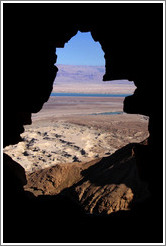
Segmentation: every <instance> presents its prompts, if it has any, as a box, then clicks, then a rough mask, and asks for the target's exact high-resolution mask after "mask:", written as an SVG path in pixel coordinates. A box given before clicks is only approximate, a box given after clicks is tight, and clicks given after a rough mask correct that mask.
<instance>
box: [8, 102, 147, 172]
mask: <svg viewBox="0 0 166 246" xmlns="http://www.w3.org/2000/svg"><path fill="white" fill-rule="evenodd" d="M122 102H123V98H83V97H82V98H80V97H79V98H78V97H77V98H76V97H74V98H69V97H68V98H67V97H63V98H62V97H56V98H55V97H52V98H50V100H49V101H48V103H47V104H45V105H44V107H43V110H42V111H41V112H39V113H38V114H35V115H33V124H32V125H30V126H26V127H25V132H24V133H23V134H22V138H23V141H22V142H20V143H18V144H17V145H12V146H8V147H6V148H5V149H4V152H5V153H7V154H8V155H10V156H11V157H12V158H13V159H14V160H15V161H17V162H18V163H20V164H21V165H22V166H23V167H24V168H25V170H26V172H33V171H36V170H39V169H43V168H46V167H49V166H54V165H56V164H59V163H73V162H78V163H79V162H80V163H81V162H85V161H90V160H93V159H95V158H99V157H103V156H109V155H111V154H112V153H114V152H115V151H116V150H117V149H119V148H120V147H122V146H125V145H126V144H128V143H131V142H140V141H142V140H144V139H145V138H147V137H148V119H147V118H146V117H144V116H142V115H128V114H125V113H123V114H119V115H101V114H100V113H103V112H116V111H118V112H121V111H123V110H122V109H123V107H122ZM94 113H96V114H94Z"/></svg>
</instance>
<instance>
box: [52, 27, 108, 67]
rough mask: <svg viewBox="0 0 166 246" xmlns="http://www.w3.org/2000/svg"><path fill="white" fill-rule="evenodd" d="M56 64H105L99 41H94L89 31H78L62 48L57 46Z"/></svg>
mask: <svg viewBox="0 0 166 246" xmlns="http://www.w3.org/2000/svg"><path fill="white" fill-rule="evenodd" d="M56 54H57V56H58V57H57V64H66V65H89V66H105V59H104V52H103V50H102V48H101V45H100V43H99V42H95V41H94V40H93V38H92V36H91V33H90V32H86V33H81V32H80V31H78V33H77V34H76V35H75V36H74V37H72V38H71V39H70V40H69V41H68V43H66V44H65V47H64V48H57V49H56Z"/></svg>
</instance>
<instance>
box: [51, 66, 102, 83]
mask: <svg viewBox="0 0 166 246" xmlns="http://www.w3.org/2000/svg"><path fill="white" fill-rule="evenodd" d="M57 67H58V69H59V71H58V73H57V77H56V79H55V84H56V83H59V82H60V83H62V82H72V83H74V82H75V83H77V82H78V83H79V82H88V83H89V82H91V83H96V82H102V79H103V75H104V74H105V67H104V66H80V65H78V66H75V65H57Z"/></svg>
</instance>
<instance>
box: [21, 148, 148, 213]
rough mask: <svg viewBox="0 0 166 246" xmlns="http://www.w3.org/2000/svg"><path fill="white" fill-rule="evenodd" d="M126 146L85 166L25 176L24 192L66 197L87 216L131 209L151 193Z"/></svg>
mask: <svg viewBox="0 0 166 246" xmlns="http://www.w3.org/2000/svg"><path fill="white" fill-rule="evenodd" d="M134 146H135V148H137V147H136V146H140V144H129V145H127V146H125V147H123V148H121V149H120V150H118V151H116V152H115V153H114V154H112V155H111V156H109V157H104V158H102V159H98V160H94V161H90V162H87V163H74V164H57V165H56V166H54V167H51V168H47V169H44V170H40V171H36V172H33V173H30V174H29V175H27V180H28V183H27V185H26V186H25V190H27V191H30V192H32V193H33V194H34V195H35V196H39V195H57V194H59V193H61V192H62V194H63V195H64V196H69V197H70V198H72V199H73V200H74V201H75V202H77V203H79V204H80V206H81V207H82V208H83V209H84V210H85V212H86V213H88V214H110V213H113V212H117V211H120V210H130V206H131V204H132V206H133V204H137V203H139V202H143V201H144V200H145V199H147V198H148V197H149V196H150V194H149V191H148V186H147V183H145V182H142V181H141V179H140V178H139V174H138V171H137V168H136V159H135V156H134V150H133V148H134Z"/></svg>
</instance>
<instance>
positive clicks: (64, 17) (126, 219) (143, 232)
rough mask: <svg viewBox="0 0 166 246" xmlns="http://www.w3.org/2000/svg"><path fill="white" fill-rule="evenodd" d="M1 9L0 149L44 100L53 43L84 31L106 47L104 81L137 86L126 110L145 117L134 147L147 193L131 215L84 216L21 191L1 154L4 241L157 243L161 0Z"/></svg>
mask: <svg viewBox="0 0 166 246" xmlns="http://www.w3.org/2000/svg"><path fill="white" fill-rule="evenodd" d="M3 10H4V13H3V18H4V23H3V24H4V35H3V38H4V40H3V44H4V51H3V55H4V60H3V68H4V71H3V76H4V91H3V92H4V98H3V99H4V117H3V121H4V123H3V125H4V146H6V145H9V144H15V143H17V142H19V141H21V138H20V133H21V132H23V131H24V129H23V125H25V124H30V123H31V113H35V112H38V111H39V110H40V109H41V108H42V106H43V104H44V102H46V101H47V100H48V98H49V96H50V93H51V90H52V84H53V81H54V78H55V76H56V73H57V68H56V66H54V63H55V62H56V54H55V48H56V47H64V45H65V43H66V42H68V40H70V38H71V37H73V36H74V35H75V34H76V33H77V31H78V30H80V31H82V32H86V31H90V32H91V34H92V37H93V39H94V40H95V41H99V42H100V44H101V46H102V49H103V51H104V52H105V60H106V66H105V69H106V72H105V75H104V76H103V80H104V81H106V80H112V79H128V80H131V81H134V83H135V85H136V87H137V89H136V90H135V92H134V94H133V95H132V96H130V97H127V98H126V99H125V101H124V111H125V112H126V113H136V114H144V115H147V116H149V133H150V137H149V139H148V145H147V146H141V147H136V149H135V156H136V162H137V166H138V169H139V172H140V176H141V177H142V178H143V179H145V180H146V181H147V182H148V185H149V190H150V192H151V198H150V199H149V200H147V201H146V202H145V203H144V204H143V205H141V206H138V208H136V207H135V208H133V209H132V210H131V211H129V212H117V213H116V214H114V215H110V216H108V217H100V218H99V217H93V216H92V217H91V216H90V217H89V216H88V215H84V214H83V212H82V210H81V209H80V207H79V206H77V205H76V204H75V203H74V204H73V202H71V201H69V200H68V198H64V197H63V196H60V195H59V197H54V196H48V197H43V196H42V197H40V198H37V199H36V198H34V197H33V194H31V193H30V192H24V190H23V183H24V181H25V177H24V172H23V170H22V169H20V168H19V167H18V166H17V164H16V163H15V166H16V168H10V167H9V166H10V165H11V166H12V165H13V162H12V160H11V159H10V160H9V158H8V157H5V158H4V242H38V243H40V242H62V241H67V242H120V241H121V242H134V243H136V242H148V243H150V242H152V243H154V242H157V243H160V242H162V219H163V218H162V209H163V207H162V206H163V203H162V199H163V198H162V194H163V193H162V192H163V190H162V189H163V180H162V179H163V175H162V170H163V169H162V168H163V167H162V163H163V158H162V156H163V148H162V138H163V125H162V122H163V118H162V112H163V106H162V101H163V97H162V95H163V93H162V88H163V84H162V82H163V64H162V63H163V54H162V53H163V36H162V35H163V24H162V23H163V5H162V3H153V4H152V3H139V4H138V3H131V4H129V3H128V4H126V3H124V4H119V3H117V4H110V3H108V4H101V3H100V4H96V3H95V4H92V3H91V4H90V3H88V4H76V3H73V4H71V3H69V4H67V3H65V4H64V3H62V4H61V3H58V4H57V3H56V4H54V3H49V4H37V3H33V4H31V3H29V4H23V3H19V4H18V3H17V4H15V3H3ZM9 162H10V163H11V164H9ZM6 163H8V164H6ZM6 165H7V166H6ZM16 170H17V171H16ZM19 170H20V171H19ZM94 171H95V170H94ZM18 173H19V174H18ZM20 173H21V174H20ZM20 177H24V178H23V183H21V181H20V180H21V179H20ZM91 177H93V175H92V176H91ZM156 196H157V201H156ZM43 211H45V212H43ZM56 222H57V224H56ZM70 223H72V226H71V224H70ZM140 223H141V226H140ZM55 224H56V225H55ZM91 228H93V232H92V229H91ZM140 228H141V229H140ZM28 231H29V232H28ZM27 232H28V233H27ZM61 232H62V233H63V236H60V234H61ZM39 233H40V234H39ZM64 235H65V236H64ZM76 235H77V236H78V237H76ZM82 235H83V236H82ZM117 235H118V236H117ZM119 235H121V236H119ZM33 238H34V240H33Z"/></svg>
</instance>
